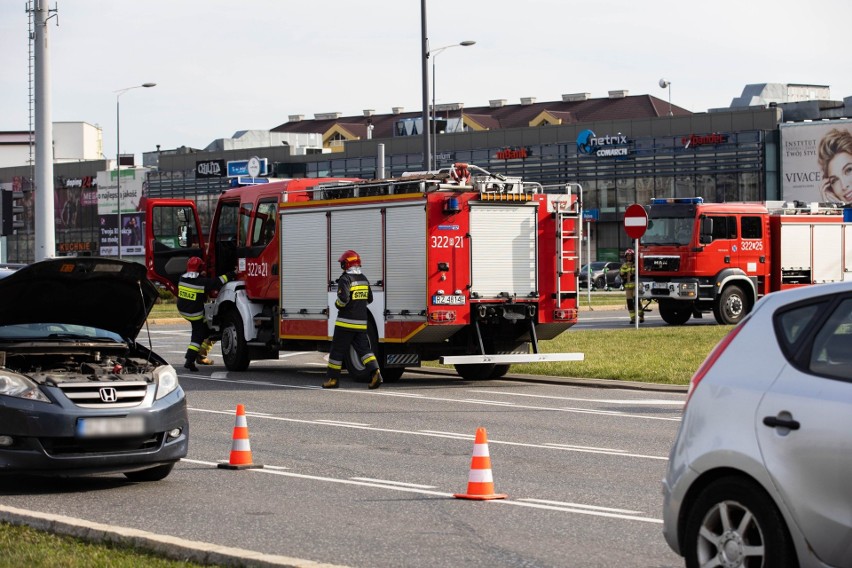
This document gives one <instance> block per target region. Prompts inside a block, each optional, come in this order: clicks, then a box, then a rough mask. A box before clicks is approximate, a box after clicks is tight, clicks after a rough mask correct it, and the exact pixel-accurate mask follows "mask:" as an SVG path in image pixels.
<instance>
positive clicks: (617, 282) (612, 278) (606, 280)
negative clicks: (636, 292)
mask: <svg viewBox="0 0 852 568" xmlns="http://www.w3.org/2000/svg"><path fill="white" fill-rule="evenodd" d="M620 269H621V263H620V262H591V263H589V264H586V265H583V268H581V269H580V274H579V280H580V287H581V288H588V286H589V275H590V274H591V280H592V290H620V289H621V286H622V284H621V274H620V273H619V270H620Z"/></svg>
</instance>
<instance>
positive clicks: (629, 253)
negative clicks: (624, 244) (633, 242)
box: [624, 249, 636, 258]
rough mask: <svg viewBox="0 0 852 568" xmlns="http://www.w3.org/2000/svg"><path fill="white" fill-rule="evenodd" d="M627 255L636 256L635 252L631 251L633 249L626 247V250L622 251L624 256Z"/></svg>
mask: <svg viewBox="0 0 852 568" xmlns="http://www.w3.org/2000/svg"><path fill="white" fill-rule="evenodd" d="M628 256H636V253H635V252H633V249H627V250H626V251H624V258H627V257H628Z"/></svg>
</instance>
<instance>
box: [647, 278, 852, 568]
mask: <svg viewBox="0 0 852 568" xmlns="http://www.w3.org/2000/svg"><path fill="white" fill-rule="evenodd" d="M663 494H664V504H663V521H664V528H663V532H664V535H665V538H666V541H667V542H668V544H669V546H670V547H671V548H672V549H673V550H674V551H675V552H677V553H678V554H680V555H682V556H684V557H685V560H686V565H687V566H721V567H735V566H745V567H750V566H763V567H767V568H775V567H785V566H801V567H806V566H833V567H839V566H848V567H852V282H844V283H838V284H822V285H815V286H807V287H803V288H798V289H794V290H790V291H784V292H776V293H773V294H769V295H767V296H766V297H764V298H763V299H761V300H760V301H759V302H758V303H757V304H756V306H755V310H754V311H753V312H752V313H751V314H750V315H749V316H748V317H747V318H746V319H745V320H743V322H742V323H741V324H740V325H739V326H737V327H736V328H734V329H733V330H732V331H731V332H730V333H729V334H728V336H727V337H725V338H724V339H723V340H722V341H721V342H720V343H719V344H718V345H717V346H716V348H715V349H714V350H713V351H712V352H711V353H710V355H709V356H708V357H707V359H706V360H705V361H704V363H703V364H702V366H701V367H700V368H699V369H698V371H697V372H696V374H695V376H694V377H693V378H692V382H691V385H690V394H689V396H688V398H687V403H686V408H685V410H684V415H683V421H682V423H681V426H680V431H679V432H678V435H677V438H676V439H675V442H674V445H673V447H672V449H671V454H670V456H669V464H668V470H667V472H666V476H665V479H664V480H663Z"/></svg>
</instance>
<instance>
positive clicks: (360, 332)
mask: <svg viewBox="0 0 852 568" xmlns="http://www.w3.org/2000/svg"><path fill="white" fill-rule="evenodd" d="M338 262H340V268H342V269H343V274H342V275H341V276H340V278H339V279H338V280H337V299H336V300H335V301H334V305H335V307H336V308H337V310H338V311H337V320H336V321H335V322H334V336H333V337H332V339H331V351H330V352H329V354H328V367H327V368H326V378H327V380H326V381H325V382H324V383H323V384H322V388H324V389H336V388H337V386H338V382H339V381H340V372H341V369H342V368H343V358H344V357H345V356H346V352H347V351H348V350H349V347H350V346H352V347H354V348H355V353H356V354H357V355H358V357H359V358H360V359H361V362H362V363H363V364H364V366H365V367H367V368H368V369H370V384H369V385H368V387H369V388H371V389H377V388H379V385H381V384H382V374H381V372H379V362H378V361H376V356H375V355H374V354H373V351H372V346H371V345H370V339H369V336H368V335H367V324H368V319H367V314H368V308H367V305H368V304H370V303H371V302H372V301H373V290H372V289H371V288H370V281H369V280H367V277H366V276H364V275H363V274H362V273H361V257H360V256H359V255H358V253H357V252H355V251H354V250H347V251H346V252H344V253H343V254H342V255H341V256H340V258H339V259H338Z"/></svg>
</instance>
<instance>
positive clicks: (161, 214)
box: [145, 199, 206, 294]
mask: <svg viewBox="0 0 852 568" xmlns="http://www.w3.org/2000/svg"><path fill="white" fill-rule="evenodd" d="M145 209H146V210H145V242H146V247H145V266H146V267H147V268H148V278H150V279H151V280H155V281H157V282H159V283H161V284H163V285H164V286H165V287H166V288H168V289H169V290H170V291H171V292H172V293H174V294H176V293H177V284H178V280H180V277H181V275H182V274H183V273H184V272H186V261H187V260H189V258H190V257H193V256H198V257H202V258H204V253H203V251H204V237H203V235H202V234H201V223H200V222H199V220H198V213H197V211H196V210H195V203H193V202H192V201H187V200H183V199H180V200H178V199H174V200H170V199H149V200H148V201H147V203H146V208H145ZM205 260H206V259H205Z"/></svg>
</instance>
